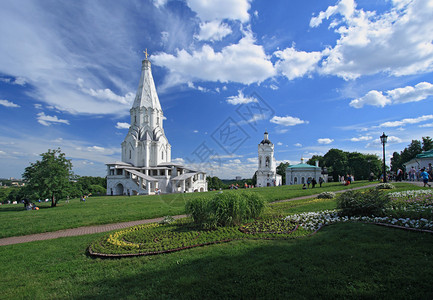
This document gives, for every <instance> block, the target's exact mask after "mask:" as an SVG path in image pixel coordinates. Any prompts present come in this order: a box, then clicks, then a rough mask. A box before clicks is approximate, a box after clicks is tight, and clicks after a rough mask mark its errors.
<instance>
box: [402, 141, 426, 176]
mask: <svg viewBox="0 0 433 300" xmlns="http://www.w3.org/2000/svg"><path fill="white" fill-rule="evenodd" d="M421 152H422V147H421V142H420V141H418V140H412V142H411V143H410V144H409V145H408V146H407V147H406V148H404V150H403V151H402V152H400V156H401V160H400V164H399V165H398V166H396V167H397V169H398V168H400V169H403V168H404V166H403V164H404V163H407V162H408V161H410V160H411V159H413V158H415V157H416V156H417V154H420V153H421Z"/></svg>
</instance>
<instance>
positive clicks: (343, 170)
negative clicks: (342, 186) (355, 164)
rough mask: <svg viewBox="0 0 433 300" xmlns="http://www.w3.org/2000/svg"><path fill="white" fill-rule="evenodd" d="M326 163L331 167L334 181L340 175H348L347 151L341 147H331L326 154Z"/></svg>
mask: <svg viewBox="0 0 433 300" xmlns="http://www.w3.org/2000/svg"><path fill="white" fill-rule="evenodd" d="M323 158H324V160H325V161H324V163H325V165H326V166H328V167H329V169H328V172H329V174H330V175H331V176H332V177H333V179H334V181H337V180H338V176H341V175H346V174H347V172H348V171H349V167H348V161H347V153H346V152H344V151H342V150H339V149H330V150H329V151H328V152H327V153H326V154H325V155H324V156H323Z"/></svg>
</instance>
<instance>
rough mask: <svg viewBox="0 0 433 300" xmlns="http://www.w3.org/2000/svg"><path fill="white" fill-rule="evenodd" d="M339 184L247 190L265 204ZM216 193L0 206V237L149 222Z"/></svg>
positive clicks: (183, 209) (358, 183)
mask: <svg viewBox="0 0 433 300" xmlns="http://www.w3.org/2000/svg"><path fill="white" fill-rule="evenodd" d="M368 184H370V183H369V182H368V181H359V182H355V183H354V184H353V185H351V186H349V187H357V186H364V185H368ZM347 188H348V187H345V186H342V185H341V184H339V183H329V184H325V185H324V186H323V187H322V188H314V189H308V190H302V188H301V186H300V185H296V186H279V187H265V188H255V189H250V190H249V191H253V192H256V193H259V194H261V195H262V196H263V197H264V198H265V199H266V201H268V202H271V201H276V200H282V199H291V198H295V197H299V196H306V195H313V194H317V193H320V192H323V191H337V190H341V189H347ZM212 193H216V192H208V193H190V194H167V195H154V196H131V197H127V196H121V197H117V196H114V197H110V196H106V197H90V198H89V199H88V200H87V201H86V202H85V203H83V202H80V201H79V199H72V200H70V203H68V204H67V203H65V202H64V201H61V202H60V203H59V204H58V206H57V207H55V208H50V207H49V203H42V204H38V206H39V207H40V210H38V211H34V210H33V211H26V210H24V208H23V205H22V204H17V205H2V206H0V216H1V217H0V238H3V237H9V236H18V235H26V234H33V233H41V232H50V231H56V230H61V229H67V228H75V227H81V226H89V225H99V224H109V223H117V222H126V221H135V220H141V219H150V218H155V217H162V216H167V215H172V216H173V215H179V214H183V213H185V203H186V201H187V199H190V198H191V197H201V196H207V195H210V194H212Z"/></svg>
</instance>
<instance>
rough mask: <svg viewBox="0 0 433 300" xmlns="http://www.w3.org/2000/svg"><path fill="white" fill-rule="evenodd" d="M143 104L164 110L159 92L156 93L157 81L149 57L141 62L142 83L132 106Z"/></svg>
mask: <svg viewBox="0 0 433 300" xmlns="http://www.w3.org/2000/svg"><path fill="white" fill-rule="evenodd" d="M142 106H144V107H146V108H154V109H159V110H162V109H161V104H160V103H159V98H158V94H157V93H156V88H155V82H154V81H153V76H152V69H151V66H150V61H149V60H148V59H147V58H146V59H144V60H143V61H142V64H141V77H140V83H139V85H138V89H137V94H136V95H135V100H134V104H133V105H132V108H139V107H142Z"/></svg>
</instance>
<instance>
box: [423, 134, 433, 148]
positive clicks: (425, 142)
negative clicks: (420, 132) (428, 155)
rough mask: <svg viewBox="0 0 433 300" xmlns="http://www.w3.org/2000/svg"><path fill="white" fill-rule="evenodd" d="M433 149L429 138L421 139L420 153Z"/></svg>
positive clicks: (432, 141)
mask: <svg viewBox="0 0 433 300" xmlns="http://www.w3.org/2000/svg"><path fill="white" fill-rule="evenodd" d="M431 149H433V140H432V139H431V137H429V136H426V137H422V151H429V150H431Z"/></svg>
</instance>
